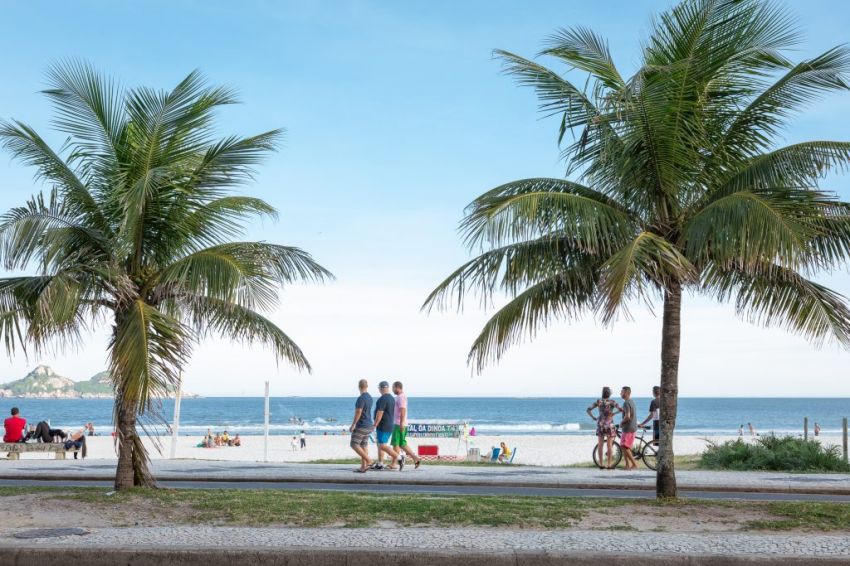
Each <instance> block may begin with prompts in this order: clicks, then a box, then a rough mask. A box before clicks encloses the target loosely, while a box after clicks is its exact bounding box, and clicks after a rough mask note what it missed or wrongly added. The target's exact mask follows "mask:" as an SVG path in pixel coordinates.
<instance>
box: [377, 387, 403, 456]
mask: <svg viewBox="0 0 850 566" xmlns="http://www.w3.org/2000/svg"><path fill="white" fill-rule="evenodd" d="M378 391H380V393H381V396H380V397H379V398H378V401H377V402H376V403H375V437H376V444H377V445H378V460H377V462H375V464H374V465H373V466H372V468H373V469H375V470H383V469H384V464H383V459H384V454H386V455H387V456H389V457H390V462H391V464H390V469H395V463H396V461H397V460H398V452H396V450H395V449H394V448H393V447H392V446H390V440H391V439H392V436H393V426H394V424H393V420H394V419H395V399H394V398H393V396H392V395H391V394H390V384H389V382H386V381H382V382H381V383H379V384H378Z"/></svg>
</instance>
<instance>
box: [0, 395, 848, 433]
mask: <svg viewBox="0 0 850 566" xmlns="http://www.w3.org/2000/svg"><path fill="white" fill-rule="evenodd" d="M634 399H635V403H636V405H637V409H638V417H639V418H640V419H641V420H643V419H644V418H645V417H646V416H647V415H648V413H649V401H650V399H649V398H647V397H635V398H634ZM593 401H594V398H592V397H411V398H410V417H409V421H410V422H412V423H453V422H467V423H468V424H469V426H470V427H475V429H476V432H478V433H480V434H482V435H515V434H519V435H525V434H551V435H576V434H590V433H592V432H593V430H594V428H595V424H594V423H593V421H592V420H590V418H588V417H587V414H586V412H585V409H586V408H587V406H588V405H590V404H591V403H592V402H593ZM848 401H850V399H848V398H819V397H810V398H803V397H799V398H792V397H680V398H679V412H678V418H677V426H676V432H677V434H682V435H698V436H699V435H703V436H709V435H735V434H737V433H738V427H739V426H741V425H744V428H745V430H746V429H747V424H748V423H752V424H753V426H754V427H755V429H756V430H757V431H758V432H759V433H761V434H765V433H769V432H773V433H776V434H794V435H797V434H802V431H803V418H804V417H808V418H809V428H810V432H811V430H812V429H813V427H814V423H815V422H817V423H819V424H820V426H821V433H822V434H824V435H830V434H839V433H840V432H841V419H842V418H843V417H847V416H850V403H848ZM263 404H264V399H263V398H262V397H198V398H185V399H183V400H182V403H181V422H180V434H181V436H184V435H202V434H204V433H205V432H206V430H207V429H208V428H209V429H212V430H213V431H214V432H219V431H222V430H225V429H226V430H228V431H229V432H230V433H231V434H236V433H239V434H242V435H258V434H262V433H263ZM269 404H270V413H271V415H270V424H269V430H270V433H271V434H281V435H282V434H292V433H294V432H297V431H300V430H302V429H303V430H304V431H305V432H306V433H307V434H326V433H327V434H334V433H337V432H340V431H342V430H343V429H347V427H348V425H349V424H350V420H351V418H352V415H353V411H354V397H353V396H352V397H296V396H292V397H271V398H270V401H269ZM12 406H17V407H19V408H20V410H21V414H22V416H23V417H24V418H26V419H27V421H28V422H31V423H35V422H38V421H42V420H47V421H49V422H50V423H51V426H54V427H57V428H65V429H75V428H80V427H82V425H83V424H85V423H87V422H92V423H93V424H94V426H95V429H96V431H98V432H100V433H101V434H108V433H109V432H111V430H112V407H113V405H112V400H111V399H28V398H5V399H2V402H0V413H3V414H8V411H9V409H10V408H11V407H12ZM173 410H174V402H173V400H171V399H167V400H165V401H164V402H163V403H162V410H161V414H162V416H163V418H164V421H165V422H167V423H171V421H172V416H173ZM152 430H153V431H155V432H159V433H161V434H165V433H166V432H167V430H166V427H165V426H164V425H162V424H160V425H159V426H156V425H154V426H153V428H152Z"/></svg>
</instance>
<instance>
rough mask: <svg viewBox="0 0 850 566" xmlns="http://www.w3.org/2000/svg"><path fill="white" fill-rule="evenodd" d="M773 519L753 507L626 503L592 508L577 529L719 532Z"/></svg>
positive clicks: (763, 511) (761, 510)
mask: <svg viewBox="0 0 850 566" xmlns="http://www.w3.org/2000/svg"><path fill="white" fill-rule="evenodd" d="M769 518H772V515H771V514H770V513H767V512H766V511H765V510H763V509H759V508H756V507H753V506H744V504H742V505H735V506H728V507H727V506H720V507H715V506H704V505H666V506H661V505H658V506H655V505H634V504H625V505H623V506H618V507H614V508H611V509H605V510H600V511H589V512H588V513H587V514H586V515H585V516H584V517H583V518H582V519H581V521H579V523H578V525H576V528H577V529H587V530H598V529H611V530H617V529H622V530H631V531H640V532H670V533H716V532H729V531H737V530H740V529H741V526H742V525H744V524H745V523H746V522H747V521H754V520H763V519H769Z"/></svg>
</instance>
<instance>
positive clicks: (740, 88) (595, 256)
mask: <svg viewBox="0 0 850 566" xmlns="http://www.w3.org/2000/svg"><path fill="white" fill-rule="evenodd" d="M798 40H799V34H798V33H797V31H796V29H795V28H794V26H793V25H792V19H791V16H790V15H789V14H788V13H787V12H786V11H784V10H783V9H782V8H781V7H777V6H776V5H774V4H772V3H767V2H762V1H758V0H740V1H732V0H686V1H685V2H682V3H681V4H679V5H677V6H675V7H674V8H672V9H670V10H669V11H667V12H665V13H664V14H662V15H661V16H660V17H659V18H657V19H656V20H655V21H654V23H653V26H652V29H651V33H650V35H649V38H648V39H647V41H646V42H645V44H644V47H643V49H642V60H641V64H640V68H639V69H638V70H637V71H636V72H635V73H634V74H633V75H632V76H631V77H628V78H624V76H623V75H622V74H621V73H620V72H619V71H618V70H617V67H616V66H615V65H614V62H613V59H612V57H611V54H610V52H609V49H608V45H607V43H606V42H605V40H603V39H602V38H600V37H599V36H597V35H596V34H595V33H593V32H592V31H590V30H588V29H585V28H574V29H567V30H561V31H559V32H557V33H556V34H555V35H554V36H553V37H551V38H550V41H549V44H548V46H547V48H546V49H545V50H544V51H542V52H541V55H544V56H551V57H553V58H555V59H556V60H558V61H561V62H563V63H565V64H566V65H567V66H569V68H570V69H577V70H579V71H581V72H584V73H587V75H589V80H588V82H587V83H586V84H587V85H588V86H587V88H586V89H582V88H579V87H578V86H576V85H575V84H574V83H573V82H571V81H570V80H568V79H567V78H565V77H564V76H561V75H559V74H558V73H557V72H555V71H553V70H550V69H549V68H547V67H545V66H543V65H541V64H538V63H536V62H534V61H531V60H528V59H525V58H523V57H520V56H518V55H514V54H512V53H508V52H505V51H497V52H496V53H497V55H498V57H500V58H501V59H502V60H503V61H504V64H505V68H506V71H507V72H508V73H510V74H512V75H514V76H516V77H517V78H518V80H519V82H520V83H521V84H523V85H529V86H532V87H534V88H535V89H536V91H537V93H538V96H539V97H540V100H541V108H542V110H543V112H545V113H546V114H547V115H556V116H559V117H560V119H561V120H560V138H559V142H560V141H562V140H563V138H564V137H565V135H566V134H567V133H569V132H574V133H575V134H577V135H575V141H574V142H572V143H570V144H569V145H567V146H566V147H565V149H564V150H563V157H564V159H565V161H566V162H567V164H568V167H567V177H568V178H567V179H559V178H555V179H549V178H539V179H524V180H519V181H514V182H511V183H507V184H505V185H502V186H500V187H497V188H495V189H493V190H491V191H489V192H487V193H485V194H483V195H481V196H480V197H478V198H477V199H475V200H474V201H473V202H472V204H470V205H469V207H468V209H467V213H466V216H465V218H464V220H463V222H462V224H461V232H462V233H463V235H464V236H465V240H466V242H467V244H468V245H469V246H470V248H471V249H472V250H473V251H477V252H479V253H480V255H478V256H477V257H475V258H474V259H472V260H471V261H469V262H468V263H466V264H464V265H462V266H461V267H460V268H459V269H457V270H456V271H455V272H454V273H452V274H451V275H450V276H449V277H448V278H447V279H446V280H445V281H444V282H443V283H441V284H440V285H439V286H438V287H437V288H436V289H435V290H434V291H433V293H432V294H431V295H430V296H429V297H428V299H427V301H426V303H425V307H426V308H433V307H437V308H440V307H445V306H447V304H449V303H451V302H454V301H456V302H457V303H458V304H460V303H461V302H462V301H463V300H464V298H465V296H466V295H467V294H468V293H469V292H478V293H480V294H482V296H483V299H484V300H485V301H488V302H489V300H490V299H491V298H492V297H493V295H494V294H495V293H506V294H507V295H508V296H509V298H510V300H509V302H508V303H507V304H506V305H505V306H503V307H502V308H501V309H499V310H498V311H497V312H496V313H495V314H494V315H493V316H492V318H490V319H489V321H488V322H487V323H486V325H485V326H484V328H483V330H482V331H481V333H480V335H479V336H478V337H477V338H476V340H475V342H474V343H473V345H472V349H471V351H470V354H469V360H470V362H471V363H473V364H474V365H475V367H476V368H477V370H478V371H481V369H482V367H483V366H484V365H485V364H486V363H487V362H489V361H494V360H495V361H497V360H498V359H499V358H500V357H501V356H502V355H503V354H504V352H505V350H506V349H507V348H508V347H509V346H511V345H512V344H514V343H516V342H517V341H519V340H521V339H522V338H523V337H524V336H531V337H533V336H534V334H535V333H536V332H537V331H539V330H540V329H542V328H544V327H546V325H547V324H549V323H551V322H552V321H553V320H555V319H566V320H575V319H577V318H578V317H580V316H582V315H583V314H585V313H589V314H592V315H593V316H596V317H598V319H600V320H601V321H603V322H604V323H606V324H610V323H612V322H614V321H615V320H616V319H617V318H618V316H620V315H625V316H627V315H628V310H627V305H628V303H629V302H632V301H634V300H641V301H645V302H648V303H650V304H651V303H652V302H653V301H656V300H660V301H661V302H662V304H663V311H662V312H663V320H662V336H661V389H662V398H661V418H662V420H661V440H660V447H659V466H658V475H657V486H656V487H657V489H656V490H657V494H658V496H659V497H675V496H676V479H675V474H674V467H673V444H672V440H673V431H674V428H675V424H676V408H677V396H678V387H679V385H678V383H679V382H678V368H679V346H680V328H681V320H680V313H681V305H682V293H683V290H685V289H688V290H690V291H691V292H693V293H699V294H705V295H709V296H712V297H714V298H716V299H718V300H720V301H725V300H730V299H731V300H734V301H735V306H736V309H737V312H738V313H739V314H740V315H741V316H743V317H744V318H746V319H747V320H750V321H751V322H754V323H759V324H763V325H766V326H768V325H778V326H782V327H785V328H787V329H788V330H790V331H792V332H796V333H799V334H801V335H803V336H805V337H807V338H809V339H811V340H813V341H814V342H816V343H821V342H823V341H824V340H825V339H828V338H832V339H834V340H836V341H837V342H838V343H839V344H841V345H842V346H844V347H848V346H850V310H848V307H847V303H846V300H845V298H844V297H842V296H841V295H839V294H837V293H835V292H834V291H831V290H830V289H827V288H826V287H824V286H823V285H821V284H819V283H817V282H816V281H814V280H812V276H813V275H814V274H815V273H816V272H818V271H820V270H822V269H824V268H828V267H829V266H831V265H833V264H835V263H836V262H840V261H844V260H846V259H847V257H848V253H849V252H850V204H847V203H844V202H840V201H838V200H837V199H836V198H835V196H834V195H832V194H830V193H829V192H826V191H823V190H821V189H819V188H818V183H819V180H820V179H821V178H822V177H823V176H824V175H825V174H826V173H827V171H829V170H830V169H833V168H835V167H838V168H844V167H846V166H847V164H848V162H849V161H850V143H847V142H834V141H811V142H805V143H797V144H794V145H788V146H784V147H779V146H778V145H777V142H778V141H779V138H780V136H779V134H780V131H781V127H782V126H783V125H785V123H786V121H787V119H788V118H789V116H790V115H792V114H794V113H797V112H799V111H800V110H801V109H802V107H803V106H804V105H805V104H806V103H808V102H810V101H812V100H814V99H816V98H817V97H818V96H820V95H822V94H823V93H825V92H828V91H833V90H846V89H847V88H848V85H847V82H846V76H847V73H848V69H850V52H848V50H847V49H846V48H844V47H836V48H834V49H830V50H829V51H827V52H825V53H823V54H822V55H819V56H817V57H814V58H812V59H809V60H806V61H802V62H800V63H797V64H794V63H792V62H790V61H789V60H788V59H786V58H785V56H784V55H783V52H784V51H785V50H786V49H787V48H788V47H789V46H791V45H794V44H795V43H797V42H798ZM582 84H584V83H582ZM570 178H572V180H570Z"/></svg>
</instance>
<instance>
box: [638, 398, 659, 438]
mask: <svg viewBox="0 0 850 566" xmlns="http://www.w3.org/2000/svg"><path fill="white" fill-rule="evenodd" d="M650 420H651V421H652V439H653V440H655V441H656V442H657V441H658V439H659V438H661V388H660V387H658V386H657V385H656V386H655V387H653V388H652V401H650V402H649V416H647V417H646V418H645V419H643V422H642V423H640V426H645V425H646V423H648V422H649V421H650Z"/></svg>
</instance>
